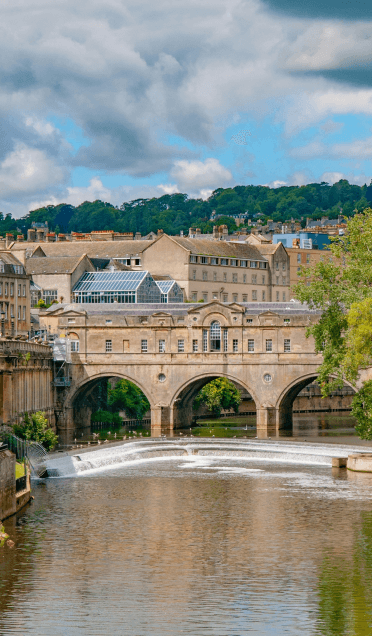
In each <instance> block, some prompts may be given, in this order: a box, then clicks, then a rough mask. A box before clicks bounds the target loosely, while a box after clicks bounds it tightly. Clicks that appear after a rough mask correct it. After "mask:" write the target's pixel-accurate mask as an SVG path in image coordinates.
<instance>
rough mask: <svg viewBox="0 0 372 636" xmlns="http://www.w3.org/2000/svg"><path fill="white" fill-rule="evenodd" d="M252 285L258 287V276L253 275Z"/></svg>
mask: <svg viewBox="0 0 372 636" xmlns="http://www.w3.org/2000/svg"><path fill="white" fill-rule="evenodd" d="M252 285H257V274H252Z"/></svg>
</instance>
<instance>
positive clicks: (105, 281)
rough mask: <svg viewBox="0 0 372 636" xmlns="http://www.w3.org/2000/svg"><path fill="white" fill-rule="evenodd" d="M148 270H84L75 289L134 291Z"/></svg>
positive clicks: (75, 290)
mask: <svg viewBox="0 0 372 636" xmlns="http://www.w3.org/2000/svg"><path fill="white" fill-rule="evenodd" d="M147 274H148V272H143V271H142V272H85V274H83V276H82V277H81V278H80V280H78V282H77V283H76V285H75V287H74V288H73V290H72V291H73V292H77V291H85V292H86V291H89V292H95V291H98V292H100V291H134V290H136V289H137V288H138V287H139V285H140V284H141V283H142V281H143V280H144V279H145V278H146V276H147Z"/></svg>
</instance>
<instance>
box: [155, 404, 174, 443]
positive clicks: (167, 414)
mask: <svg viewBox="0 0 372 636" xmlns="http://www.w3.org/2000/svg"><path fill="white" fill-rule="evenodd" d="M172 433H173V409H172V407H171V406H165V405H163V406H162V405H159V404H157V405H156V406H152V407H151V437H160V436H161V435H172Z"/></svg>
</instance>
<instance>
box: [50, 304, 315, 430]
mask: <svg viewBox="0 0 372 636" xmlns="http://www.w3.org/2000/svg"><path fill="white" fill-rule="evenodd" d="M271 307H272V305H270V303H266V304H257V305H254V304H252V303H249V304H246V305H244V304H238V303H232V304H229V305H227V304H223V303H220V302H216V301H214V302H211V303H209V304H205V305H200V304H190V305H187V304H179V305H177V304H174V305H168V306H167V307H166V308H165V307H164V305H163V306H162V305H157V306H147V307H143V306H140V305H131V306H128V307H123V306H121V307H113V306H112V305H102V306H89V307H87V306H86V305H84V306H83V305H74V306H71V305H69V306H65V307H59V308H56V309H53V310H52V311H51V310H48V312H49V313H50V314H52V315H53V316H54V320H58V330H59V332H60V333H62V334H65V335H66V336H67V337H69V334H71V335H72V337H73V338H76V339H78V341H79V351H78V352H77V351H76V350H75V352H72V354H71V361H72V362H71V365H70V377H71V386H70V388H69V389H67V390H66V389H64V394H63V396H62V397H61V398H60V404H59V407H58V410H59V411H60V412H61V416H60V418H59V422H58V427H59V433H61V434H62V436H63V437H64V438H65V439H68V437H69V436H70V439H71V436H72V435H73V433H74V432H76V429H78V428H84V427H88V426H89V423H90V412H91V410H92V408H91V404H92V400H91V397H90V396H94V391H95V387H96V386H97V382H99V381H100V380H101V379H102V378H104V377H106V378H109V377H119V378H126V379H128V380H131V381H132V382H134V383H135V384H136V385H137V386H139V387H140V389H141V390H142V391H143V392H144V394H145V395H146V396H147V398H148V400H149V402H150V405H151V419H152V429H153V431H155V432H156V431H162V430H164V431H166V430H173V429H174V428H177V427H184V426H189V425H190V422H191V420H192V403H193V400H194V398H195V395H196V393H197V392H198V391H199V390H200V389H201V388H202V386H204V385H205V384H207V383H208V382H210V380H212V379H213V378H215V377H227V378H229V379H231V380H232V381H233V382H235V383H236V385H237V386H239V387H240V388H242V389H243V391H244V392H245V393H249V395H251V396H252V399H253V400H254V402H255V405H256V411H257V430H258V435H266V434H268V431H271V430H273V431H278V430H279V429H281V428H286V427H291V425H292V404H293V401H294V399H295V397H296V396H297V394H298V393H299V392H300V391H301V389H303V388H304V387H305V386H306V385H307V384H309V383H310V382H312V381H313V380H314V379H315V378H316V376H317V368H318V366H319V364H320V362H321V357H320V356H319V355H316V354H315V351H314V343H313V340H312V339H311V338H306V328H307V327H308V326H309V324H311V323H312V322H313V321H315V320H317V318H318V315H317V314H316V312H313V311H310V310H308V309H306V308H304V307H303V306H301V305H299V304H298V303H290V304H285V303H281V304H278V305H275V311H272V310H271ZM52 315H51V318H52Z"/></svg>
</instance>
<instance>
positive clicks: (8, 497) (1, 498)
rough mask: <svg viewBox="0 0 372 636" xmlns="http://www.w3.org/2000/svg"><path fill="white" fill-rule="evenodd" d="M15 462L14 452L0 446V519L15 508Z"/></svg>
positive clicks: (7, 515) (10, 513) (4, 517)
mask: <svg viewBox="0 0 372 636" xmlns="http://www.w3.org/2000/svg"><path fill="white" fill-rule="evenodd" d="M15 464H16V456H15V455H14V453H11V452H10V451H9V450H1V448H0V521H2V520H3V519H6V518H7V517H10V515H13V514H14V513H15V512H16V510H17V504H16V478H15Z"/></svg>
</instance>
